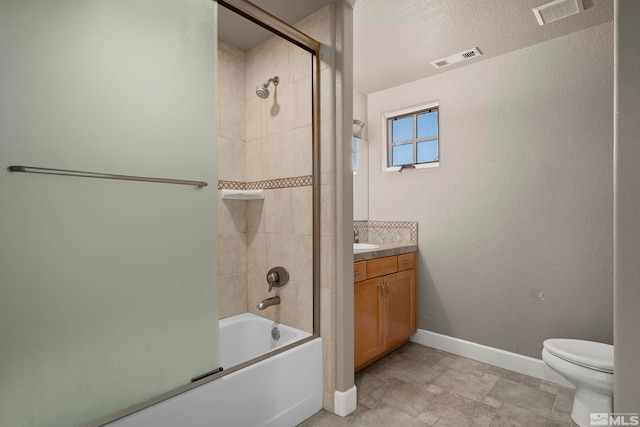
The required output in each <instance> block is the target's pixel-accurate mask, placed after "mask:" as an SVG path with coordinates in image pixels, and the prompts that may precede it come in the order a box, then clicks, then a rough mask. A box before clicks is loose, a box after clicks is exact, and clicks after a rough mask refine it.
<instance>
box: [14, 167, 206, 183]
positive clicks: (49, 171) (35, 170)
mask: <svg viewBox="0 0 640 427" xmlns="http://www.w3.org/2000/svg"><path fill="white" fill-rule="evenodd" d="M7 169H8V170H9V172H27V173H43V174H47V175H65V176H81V177H85V178H102V179H121V180H127V181H146V182H159V183H163V184H181V185H195V186H197V187H206V186H207V185H209V184H208V183H207V182H205V181H189V180H185V179H168V178H152V177H148V176H133V175H114V174H109V173H96V172H83V171H74V170H66V169H50V168H39V167H35V166H9V167H8V168H7Z"/></svg>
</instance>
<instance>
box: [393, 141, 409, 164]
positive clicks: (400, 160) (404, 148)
mask: <svg viewBox="0 0 640 427" xmlns="http://www.w3.org/2000/svg"><path fill="white" fill-rule="evenodd" d="M391 157H392V163H391V165H392V166H400V165H410V164H413V144H405V145H396V146H395V147H393V152H392V154H391Z"/></svg>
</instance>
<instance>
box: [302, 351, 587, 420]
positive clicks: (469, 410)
mask: <svg viewBox="0 0 640 427" xmlns="http://www.w3.org/2000/svg"><path fill="white" fill-rule="evenodd" d="M355 383H356V387H357V388H358V408H357V409H356V411H355V412H353V413H351V414H350V415H348V416H346V417H339V416H337V415H334V414H331V413H329V412H327V411H324V410H322V411H320V412H318V413H316V414H315V415H313V416H312V417H311V418H309V419H308V420H306V421H305V422H303V423H302V424H300V426H301V427H329V426H336V427H347V426H375V427H386V426H389V427H404V426H409V427H411V426H421V427H425V426H434V427H465V426H479V427H505V426H509V427H529V426H531V427H560V426H562V427H569V426H574V427H575V426H576V424H575V423H573V422H572V421H571V416H570V413H571V406H572V404H573V391H572V390H571V389H569V388H565V387H562V386H559V385H557V384H553V383H549V382H546V381H541V380H539V379H537V378H533V377H529V376H526V375H522V374H519V373H516V372H512V371H507V370H505V369H501V368H497V367H495V366H492V365H487V364H485V363H481V362H477V361H475V360H471V359H467V358H464V357H460V356H456V355H454V354H450V353H446V352H444V351H440V350H436V349H433V348H429V347H425V346H422V345H419V344H414V343H407V344H405V345H404V346H402V347H401V348H399V349H398V350H396V351H395V352H393V353H391V354H390V355H388V356H387V357H385V358H383V359H380V360H378V361H377V362H375V363H374V364H372V365H369V366H368V367H366V368H364V369H363V370H361V371H360V372H357V373H356V378H355Z"/></svg>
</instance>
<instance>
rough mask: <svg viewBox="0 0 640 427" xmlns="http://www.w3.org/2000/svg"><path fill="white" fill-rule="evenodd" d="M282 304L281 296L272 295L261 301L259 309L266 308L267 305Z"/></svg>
mask: <svg viewBox="0 0 640 427" xmlns="http://www.w3.org/2000/svg"><path fill="white" fill-rule="evenodd" d="M276 304H280V297H271V298H267V299H265V300H262V301H260V304H258V310H264V309H265V308H267V307H271V306H272V305H276Z"/></svg>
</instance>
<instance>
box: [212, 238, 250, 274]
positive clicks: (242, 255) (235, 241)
mask: <svg viewBox="0 0 640 427" xmlns="http://www.w3.org/2000/svg"><path fill="white" fill-rule="evenodd" d="M246 271H247V234H246V233H229V234H218V274H219V275H221V276H226V275H229V274H239V273H245V272H246Z"/></svg>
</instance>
